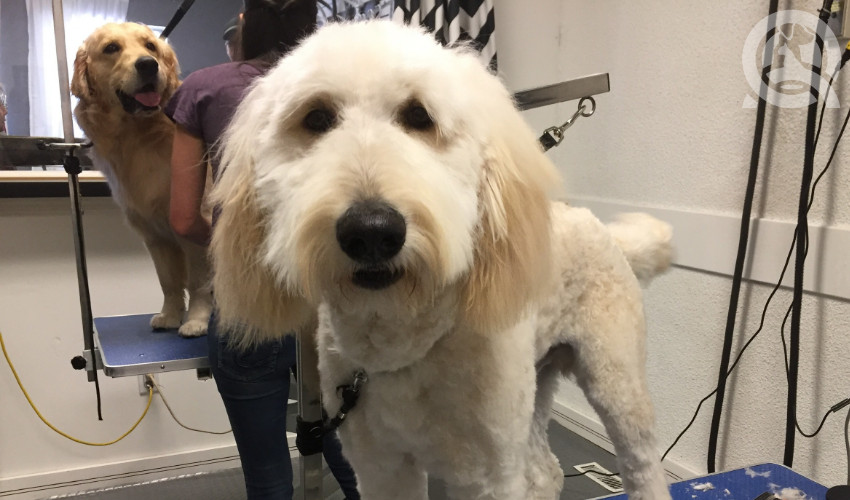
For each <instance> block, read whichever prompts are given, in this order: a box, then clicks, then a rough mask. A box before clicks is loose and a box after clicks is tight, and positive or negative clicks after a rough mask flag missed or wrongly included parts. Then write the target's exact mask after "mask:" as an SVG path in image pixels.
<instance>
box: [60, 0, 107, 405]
mask: <svg viewBox="0 0 850 500" xmlns="http://www.w3.org/2000/svg"><path fill="white" fill-rule="evenodd" d="M53 30H54V35H55V38H56V63H57V66H58V69H59V93H60V103H61V111H62V134H63V140H64V141H65V143H66V145H67V146H72V148H71V149H68V155H67V157H66V159H65V160H66V161H65V167H66V169H65V170H66V172H67V173H68V194H69V195H70V198H71V222H72V224H73V228H74V252H75V254H76V258H77V283H78V286H79V293H80V312H81V315H82V321H83V345H84V349H85V350H86V352H88V353H91V358H92V360H93V361H94V360H95V359H96V358H97V356H96V353H95V346H94V340H93V339H94V333H93V332H94V330H93V325H92V312H91V296H90V294H89V282H88V268H87V266H86V259H85V240H84V237H83V221H82V209H81V208H80V182H79V177H78V174H79V168H78V167H79V160H78V159H76V161H71V158H72V157H73V151H74V149H73V148H74V147H75V146H74V145H73V144H72V143H73V142H74V122H73V120H72V118H71V89H70V84H69V81H70V80H69V75H68V57H67V53H66V50H65V16H64V12H63V10H62V0H53ZM69 167H70V168H69ZM86 373H87V374H88V380H89V382H95V384H96V383H97V369H96V367H95V366H93V367H92V369H90V370H86ZM98 399H99V398H98ZM98 416H100V403H99V402H98Z"/></svg>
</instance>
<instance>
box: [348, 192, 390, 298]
mask: <svg viewBox="0 0 850 500" xmlns="http://www.w3.org/2000/svg"><path fill="white" fill-rule="evenodd" d="M406 232H407V224H406V223H405V222H404V217H403V216H402V215H401V214H400V213H399V212H398V211H397V210H396V209H394V208H393V207H391V206H390V205H388V204H387V203H384V202H381V201H377V200H366V201H360V202H357V203H355V204H354V205H352V206H351V207H349V208H348V210H346V211H345V213H344V214H342V217H340V218H339V219H338V220H337V221H336V240H337V242H338V243H339V247H340V248H341V249H342V251H343V252H345V254H346V255H348V256H349V257H351V259H352V260H354V261H355V262H357V263H358V264H360V265H361V267H360V268H359V269H357V270H356V271H355V272H354V275H353V276H352V281H353V282H354V284H355V285H357V286H360V287H363V288H368V289H370V290H380V289H382V288H386V287H388V286H390V285H392V284H393V283H395V282H396V281H398V280H399V279H400V278H401V276H402V274H404V272H403V270H402V269H398V268H395V267H394V266H391V265H390V260H391V259H392V258H393V257H395V256H396V255H398V253H399V252H400V251H401V248H402V247H403V246H404V241H405V236H406Z"/></svg>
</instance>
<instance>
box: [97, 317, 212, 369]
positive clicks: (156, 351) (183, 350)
mask: <svg viewBox="0 0 850 500" xmlns="http://www.w3.org/2000/svg"><path fill="white" fill-rule="evenodd" d="M152 317H153V314H134V315H129V316H107V317H103V318H94V338H95V346H96V347H97V349H98V350H99V351H100V352H99V354H100V361H101V363H102V365H103V373H104V374H106V375H108V376H110V377H126V376H132V375H144V374H146V373H156V372H167V371H175V370H192V369H198V368H208V367H209V365H210V363H209V358H208V357H207V353H208V349H207V338H206V336H203V337H195V338H183V337H181V336H179V335H178V334H177V329H176V328H175V329H170V330H157V331H153V329H152V328H151V325H150V321H151V318H152Z"/></svg>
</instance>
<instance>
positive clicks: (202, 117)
mask: <svg viewBox="0 0 850 500" xmlns="http://www.w3.org/2000/svg"><path fill="white" fill-rule="evenodd" d="M263 73H264V68H262V67H258V66H255V65H253V64H251V63H249V62H244V61H240V62H229V63H224V64H219V65H217V66H211V67H209V68H203V69H199V70H197V71H195V72H193V73H192V74H190V75H189V76H187V77H186V79H185V80H183V83H182V85H180V87H178V89H177V91H176V92H175V93H174V95H173V96H171V99H170V100H169V101H168V104H166V106H165V114H166V116H168V117H169V118H171V119H172V120H173V121H174V122H175V123H176V124H178V125H180V126H181V127H183V128H184V129H186V131H187V132H189V133H190V134H192V135H194V136H195V137H198V138H200V139H201V140H202V141H203V142H204V145H205V146H206V148H207V150H211V148H214V147H215V146H216V145H217V143H218V139H219V138H220V137H221V134H222V133H223V132H224V130H225V129H226V128H227V124H228V123H230V119H231V118H233V113H234V112H235V111H236V107H237V106H238V105H239V103H240V102H242V98H243V97H244V94H245V90H246V89H247V88H248V86H249V85H250V84H251V82H253V81H254V79H256V78H257V77H258V76H262V75H263ZM210 152H211V154H210V160H211V163H212V169H213V175H214V176H215V174H217V173H218V157H217V156H218V155H217V154H216V152H215V151H210Z"/></svg>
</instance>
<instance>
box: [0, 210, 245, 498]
mask: <svg viewBox="0 0 850 500" xmlns="http://www.w3.org/2000/svg"><path fill="white" fill-rule="evenodd" d="M83 208H84V210H85V216H84V221H85V231H86V244H87V253H88V265H89V279H90V284H91V299H92V310H93V313H94V315H95V316H106V315H114V314H136V313H145V312H154V311H156V310H158V308H159V306H160V305H161V303H160V301H161V292H160V291H159V285H158V283H157V281H156V275H155V273H154V269H153V265H152V264H151V262H150V258H149V257H148V255H147V253H146V252H145V250H144V248H143V246H142V244H141V242H140V240H139V238H138V237H137V236H136V235H135V234H134V233H131V231H130V230H129V229H128V228H127V227H125V226H124V223H123V221H122V219H121V216H120V214H119V212H118V210H117V208H115V206H114V204H113V203H112V200H110V199H108V198H99V199H97V198H96V199H84V202H83ZM78 297H79V295H78V292H77V277H76V264H75V259H74V248H73V240H72V229H71V222H70V204H69V201H68V200H67V199H62V198H59V199H41V200H10V199H4V200H0V332H2V333H3V338H4V341H5V344H6V348H7V350H8V351H9V355H10V356H11V358H12V362H13V363H14V364H15V367H16V369H17V371H18V374H19V376H20V377H21V380H22V382H23V384H24V385H25V387H26V389H27V391H28V392H29V394H30V397H31V398H32V399H33V401H34V402H35V404H36V406H37V407H38V408H39V410H40V411H41V413H42V414H43V415H44V416H45V417H46V418H47V419H48V420H49V421H50V422H51V423H52V424H54V425H55V426H56V427H58V428H59V429H61V430H63V431H65V432H67V433H69V434H71V435H73V436H74V437H77V438H80V439H83V440H87V441H94V442H104V441H110V440H112V439H114V438H116V437H118V436H120V435H121V434H122V433H123V432H124V431H126V430H127V429H128V428H129V427H130V426H131V425H132V424H133V422H135V420H136V419H137V418H138V417H139V415H141V413H142V411H143V409H144V406H145V403H146V401H147V398H146V397H143V396H140V395H139V389H138V385H137V380H136V378H135V377H128V378H118V379H112V378H109V377H105V376H103V375H102V374H101V376H100V389H101V395H102V399H103V418H104V420H103V421H98V420H97V413H96V410H95V392H94V384H92V383H90V382H87V381H86V376H85V374H84V373H83V372H78V371H74V370H73V369H72V368H71V365H70V363H69V361H70V359H71V358H72V357H73V356H75V355H78V354H80V353H81V352H82V350H83V336H82V327H81V319H80V304H79V298H78ZM0 364H2V365H3V366H2V367H0V372H2V376H0V493H2V492H7V493H8V492H10V491H11V490H18V489H25V490H26V489H28V488H31V487H36V486H39V485H43V484H53V483H61V482H64V481H70V480H81V479H87V478H95V477H102V476H104V475H106V474H126V473H130V472H138V471H143V470H146V469H150V468H153V467H162V466H165V467H168V466H172V465H175V464H179V463H186V462H191V461H194V460H201V461H204V460H207V461H209V460H220V459H222V457H231V458H230V465H231V466H233V465H234V463H236V462H233V458H232V457H234V455H235V447H234V446H233V438H232V437H231V435H229V434H228V435H224V436H212V435H207V434H198V433H194V432H190V431H187V430H184V429H182V428H180V427H178V426H177V424H175V423H174V422H173V421H172V420H171V417H170V416H169V415H168V413H167V412H166V410H165V407H164V406H163V405H162V403H161V401H158V400H156V399H155V400H154V403H153V405H152V406H151V410H150V412H149V413H148V415H147V417H145V419H144V420H143V421H142V423H141V424H140V425H139V427H138V428H137V429H136V430H135V431H134V432H133V433H132V434H130V435H129V436H128V437H127V438H125V439H124V440H123V441H121V442H119V443H117V444H114V445H112V446H107V447H88V446H83V445H80V444H77V443H74V442H71V441H69V440H67V439H65V438H64V437H61V436H59V435H58V434H55V433H54V432H53V431H51V430H49V429H48V428H47V427H46V426H45V425H44V424H43V423H41V422H40V421H39V420H38V418H37V417H36V415H35V413H34V412H33V411H32V409H30V407H29V405H28V404H27V402H26V400H25V399H24V397H23V395H22V394H21V392H20V391H19V389H18V387H17V385H16V384H15V381H14V379H13V378H12V376H11V373H10V372H9V370H8V367H7V366H5V361H2V362H0ZM158 378H159V381H160V383H161V385H162V387H163V391H164V392H165V394H166V396H167V397H168V398H169V403H170V404H171V405H172V407H173V408H174V410H175V412H177V414H178V416H179V417H180V418H181V419H182V420H183V421H184V423H186V424H187V425H190V426H194V427H198V428H202V429H209V430H226V429H227V428H228V422H227V417H226V415H225V412H224V407H223V405H222V403H221V400H220V399H219V397H218V394H217V392H216V390H215V384H214V382H212V381H198V380H197V379H196V377H195V373H194V372H193V371H192V372H188V371H187V372H177V373H166V374H160V375H158ZM207 468H209V465H208V466H207ZM74 469H77V470H74ZM186 470H187V469H179V471H178V472H177V473H182V472H185V471H186ZM177 473H175V474H169V473H168V472H162V473H159V475H165V476H167V475H176V474H177ZM142 477H146V476H144V475H137V476H133V477H132V478H130V479H127V478H126V477H125V478H123V479H122V478H119V479H118V480H117V482H122V481H123V482H127V481H130V482H134V481H137V480H139V478H142ZM103 484H106V483H101V484H99V486H100V485H103ZM85 487H86V486H85V485H84V486H82V487H76V488H75V487H64V488H57V489H53V490H48V491H45V492H42V493H41V494H38V493H36V492H31V493H30V494H28V495H19V496H16V497H15V498H35V497H38V498H41V497H44V496H48V494H55V493H58V492H63V491H65V492H66V491H76V490H80V489H84V488H85Z"/></svg>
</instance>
